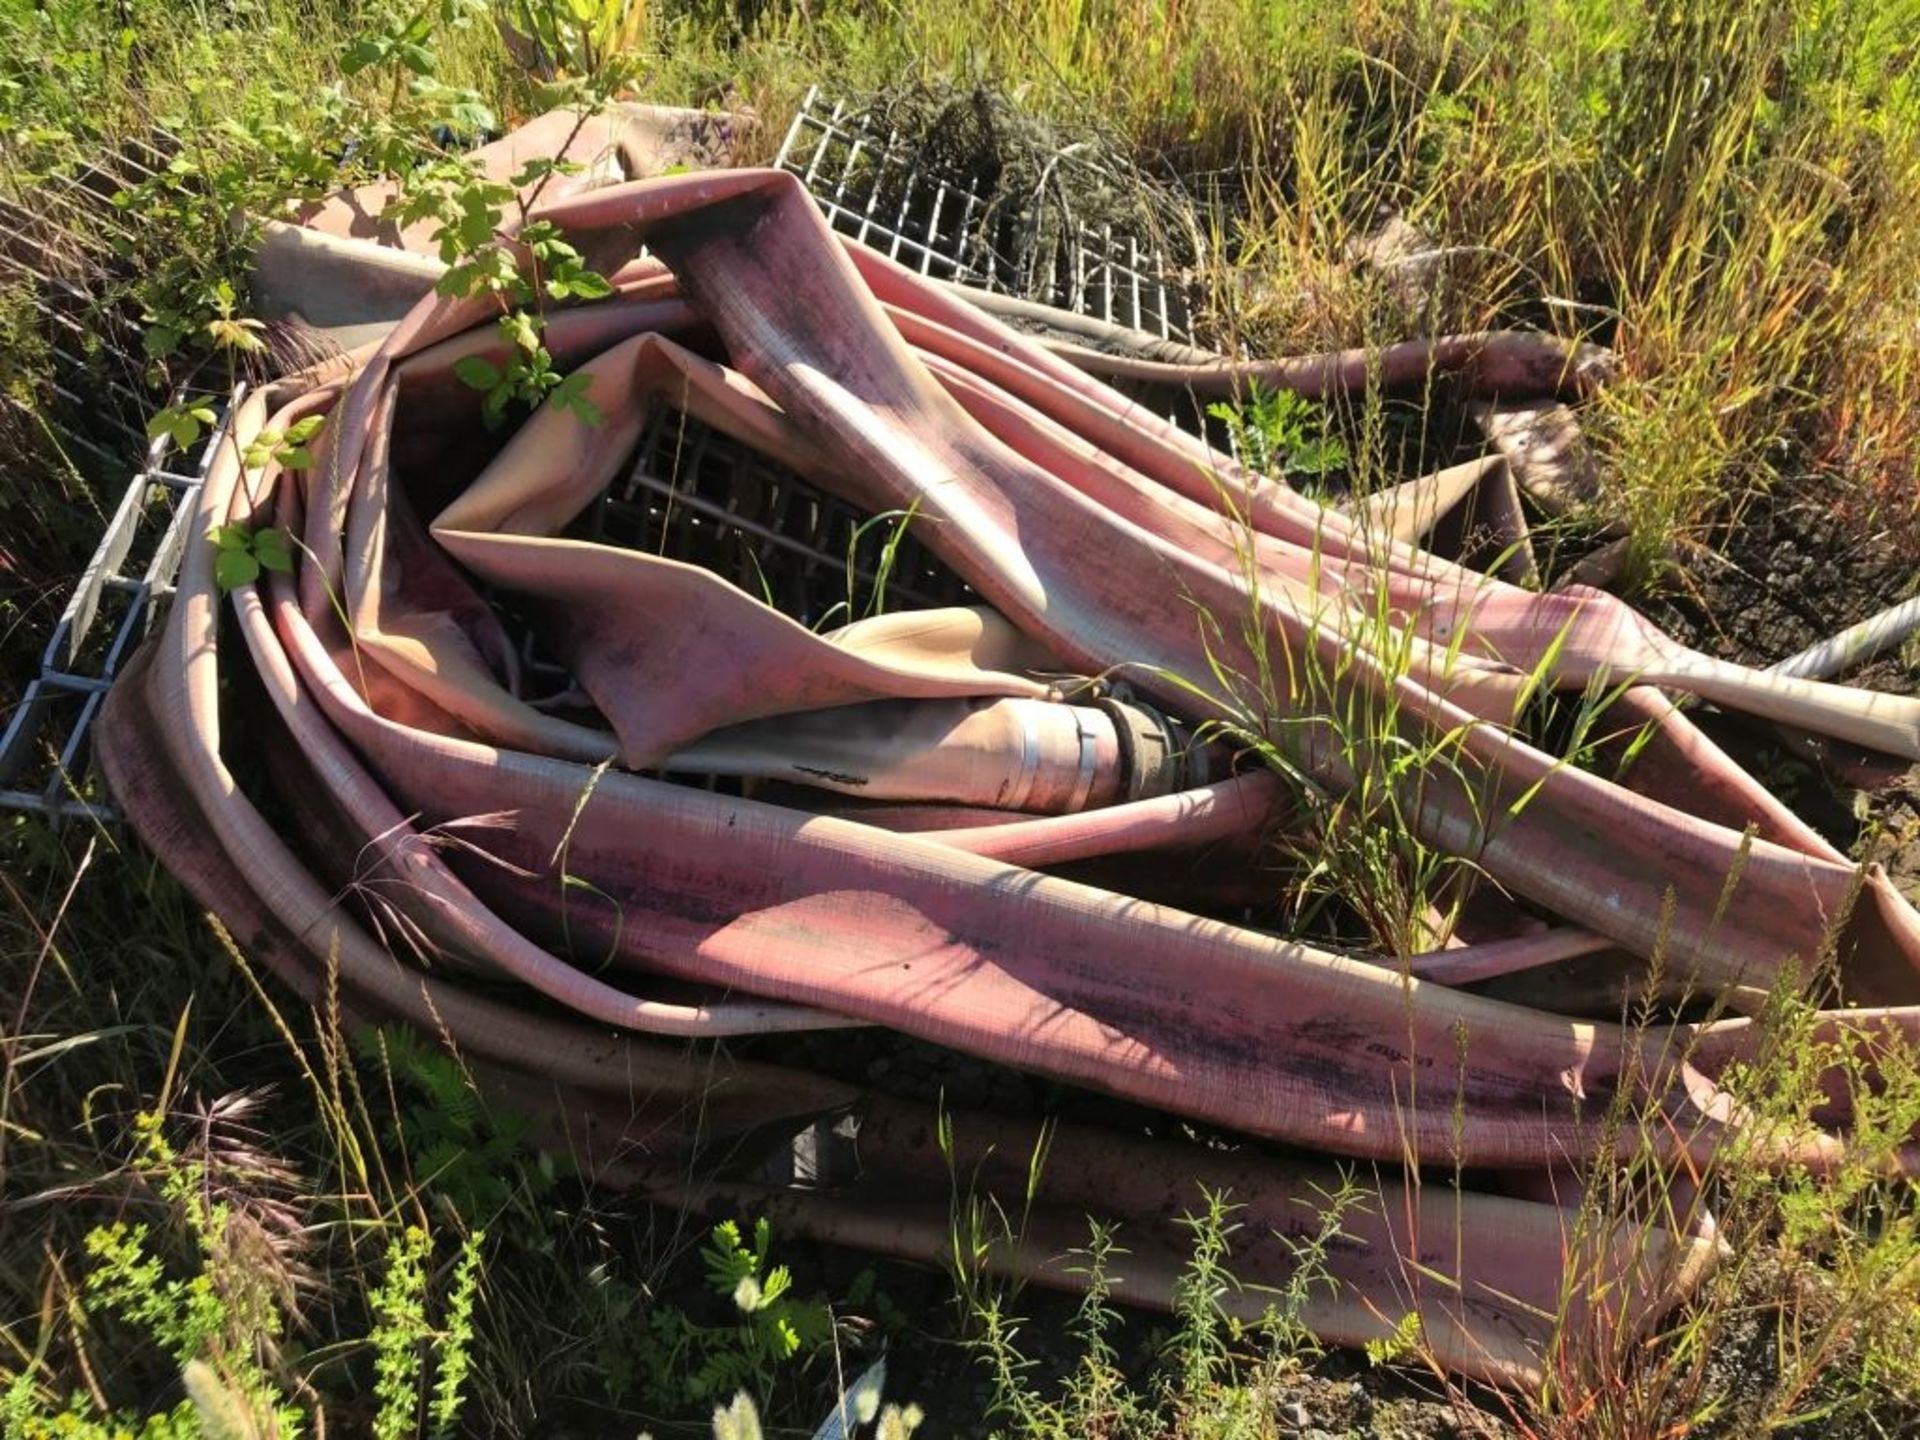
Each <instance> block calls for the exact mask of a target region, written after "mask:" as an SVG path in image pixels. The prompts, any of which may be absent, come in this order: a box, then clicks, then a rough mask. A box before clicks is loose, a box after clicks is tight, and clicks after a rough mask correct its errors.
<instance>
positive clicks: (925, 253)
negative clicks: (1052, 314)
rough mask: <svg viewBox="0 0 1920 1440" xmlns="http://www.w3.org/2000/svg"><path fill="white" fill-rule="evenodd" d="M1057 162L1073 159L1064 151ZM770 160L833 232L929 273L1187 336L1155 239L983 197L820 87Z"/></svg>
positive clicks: (1181, 305) (1184, 315) (1165, 335)
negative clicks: (797, 183) (825, 96)
mask: <svg viewBox="0 0 1920 1440" xmlns="http://www.w3.org/2000/svg"><path fill="white" fill-rule="evenodd" d="M1054 163H1055V164H1057V165H1062V166H1072V165H1074V164H1075V163H1076V161H1075V159H1074V157H1072V156H1071V155H1068V154H1065V153H1063V154H1061V155H1058V156H1056V157H1054ZM774 164H775V165H777V166H779V167H780V168H781V169H784V170H790V171H792V172H793V173H794V174H795V175H798V176H799V177H800V179H801V180H802V181H803V182H804V183H805V185H806V187H807V189H808V190H809V191H810V192H811V193H812V195H813V197H814V199H815V200H816V201H817V202H818V204H819V206H820V209H821V211H822V212H823V213H824V214H825V216H826V218H827V222H828V223H829V224H830V225H832V226H833V227H834V229H836V230H838V231H840V232H842V233H843V234H846V235H851V236H852V237H853V238H854V239H856V240H858V241H860V242H861V243H862V244H864V245H870V246H872V247H873V248H874V249H876V250H879V251H881V252H882V253H883V254H885V255H887V256H888V257H889V258H891V259H893V260H897V261H899V262H900V263H901V264H903V265H906V266H908V267H910V268H912V269H914V270H918V271H919V272H920V273H921V274H922V275H926V276H929V277H931V278H933V279H936V280H954V281H958V282H960V283H962V284H966V285H974V286H978V287H980V288H982V289H986V290H997V291H1000V292H1002V293H1004V294H1008V295H1015V296H1018V297H1019V298H1021V299H1024V300H1035V301H1039V302H1041V303H1042V304H1046V305H1052V306H1055V307H1056V308H1058V309H1062V310H1071V311H1074V312H1076V313H1078V314H1081V315H1091V316H1096V317H1098V318H1099V319H1102V320H1107V321H1110V322H1112V323H1113V324H1116V325H1123V326H1126V327H1128V328H1129V329H1134V330H1144V331H1146V332H1147V333H1149V334H1152V335H1158V336H1159V337H1161V338H1162V339H1170V340H1186V339H1188V338H1190V337H1189V330H1188V327H1189V324H1190V319H1191V317H1190V315H1189V312H1188V308H1187V304H1186V301H1185V298H1184V296H1183V295H1182V294H1181V292H1180V291H1179V289H1178V288H1177V287H1174V286H1171V285H1169V284H1168V283H1167V277H1168V276H1169V275H1170V274H1172V273H1173V269H1174V267H1173V266H1172V265H1171V264H1170V263H1169V262H1168V259H1167V257H1166V256H1165V255H1164V254H1163V253H1162V252H1161V250H1160V248H1159V247H1158V246H1156V245H1155V244H1154V243H1153V242H1152V240H1151V239H1148V238H1143V237H1142V236H1139V235H1132V234H1126V233H1116V232H1115V231H1114V229H1113V227H1112V226H1111V225H1103V226H1102V227H1101V228H1100V229H1099V230H1097V231H1095V230H1089V229H1087V228H1085V227H1083V226H1080V225H1077V224H1072V223H1071V222H1068V223H1065V224H1049V223H1048V221H1049V219H1050V218H1053V219H1057V218H1058V217H1049V216H1047V215H1044V214H1042V213H1041V210H1040V207H1038V206H1036V205H1033V204H1018V203H1014V202H1012V201H1010V200H1008V199H1006V198H1004V197H995V196H990V195H985V194H982V193H981V191H980V190H979V189H978V188H977V185H976V184H975V183H974V182H973V181H971V180H969V179H968V178H967V177H964V176H961V175H958V174H954V173H942V171H941V170H940V168H939V167H938V166H937V165H936V164H935V163H934V162H932V161H931V160H929V159H928V157H927V156H926V154H925V153H924V151H922V150H921V149H919V148H918V147H917V146H916V144H915V143H914V142H912V141H909V140H907V139H905V138H903V137H902V136H901V135H900V134H899V133H898V132H897V131H895V130H892V129H883V128H880V126H879V125H877V124H876V123H874V122H873V121H872V120H871V119H870V118H869V116H868V115H867V114H866V113H865V112H863V111H860V110H856V109H854V108H852V107H850V106H849V105H848V104H847V103H846V102H845V101H835V102H833V103H832V104H831V105H828V104H827V103H826V102H825V101H823V100H822V99H821V98H820V91H819V88H818V87H817V86H816V87H815V88H814V89H812V90H809V91H808V92H807V98H806V100H805V101H804V102H803V103H802V105H801V107H800V112H799V113H798V114H797V115H795V116H794V118H793V124H792V125H791V126H789V127H788V129H787V135H786V139H785V140H783V141H782V142H781V145H780V153H779V155H778V156H777V157H776V159H775V161H774Z"/></svg>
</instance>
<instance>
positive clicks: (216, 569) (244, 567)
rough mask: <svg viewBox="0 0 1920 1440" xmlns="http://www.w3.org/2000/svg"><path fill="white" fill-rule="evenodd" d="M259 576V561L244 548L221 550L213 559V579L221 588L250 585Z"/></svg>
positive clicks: (229, 588)
mask: <svg viewBox="0 0 1920 1440" xmlns="http://www.w3.org/2000/svg"><path fill="white" fill-rule="evenodd" d="M259 578H260V562H259V561H258V560H256V559H255V558H254V557H253V555H252V553H251V552H249V551H246V550H231V549H228V550H221V551H220V552H219V553H218V554H217V555H215V556H214V559H213V580H214V583H215V584H216V585H218V586H219V587H220V588H221V589H222V590H234V589H237V588H238V587H240V586H242V585H251V584H252V583H253V582H254V581H255V580H257V579H259Z"/></svg>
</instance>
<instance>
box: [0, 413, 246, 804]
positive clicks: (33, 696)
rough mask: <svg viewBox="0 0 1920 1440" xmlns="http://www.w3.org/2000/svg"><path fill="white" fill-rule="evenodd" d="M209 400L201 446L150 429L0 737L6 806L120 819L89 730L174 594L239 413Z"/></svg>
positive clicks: (0, 798) (0, 790) (1, 793)
mask: <svg viewBox="0 0 1920 1440" xmlns="http://www.w3.org/2000/svg"><path fill="white" fill-rule="evenodd" d="M200 398H202V397H196V402H197V401H198V400H199V399H200ZM234 398H235V399H236V400H237V399H238V398H239V397H238V392H236V394H235V396H234ZM204 401H205V403H206V404H207V405H208V406H209V407H211V408H213V410H214V413H215V416H216V422H215V424H214V425H213V426H212V427H211V429H210V431H209V432H208V433H207V434H206V435H204V436H203V437H202V438H201V439H200V440H199V442H198V443H197V444H196V445H195V446H194V447H193V448H192V449H190V450H187V451H185V452H182V451H180V450H177V449H176V448H174V445H173V442H172V440H171V439H169V438H168V437H167V436H165V435H162V436H161V437H160V438H159V439H157V440H154V441H152V442H150V443H147V442H145V440H144V436H143V437H142V438H143V443H147V454H146V460H145V463H144V464H143V465H141V467H140V468H139V470H138V471H137V472H136V473H135V475H134V477H133V479H132V480H131V481H129V482H128V484H127V488H126V490H125V492H124V493H123V494H122V495H121V497H120V502H119V504H118V505H117V506H116V507H115V508H114V511H113V514H112V517H111V518H110V519H109V520H108V521H107V528H106V532H105V534H104V535H103V536H102V537H101V541H100V546H99V548H98V549H97V550H95V551H94V554H93V558H92V559H91V560H90V561H88V562H87V568H86V569H85V570H84V571H83V572H82V573H81V576H80V581H79V583H78V584H77V585H76V586H75V587H74V591H73V594H72V595H71V596H70V597H69V598H68V600H67V604H66V608H65V609H64V610H62V611H61V612H60V618H59V620H58V621H57V622H56V623H55V625H54V628H53V633H52V635H51V636H50V637H49V638H48V640H47V645H46V648H45V650H44V651H43V652H42V653H41V657H40V673H39V674H38V675H37V676H35V677H34V679H32V680H31V681H29V682H28V684H27V687H26V690H25V692H24V693H23V694H22V696H21V699H20V703H19V704H18V705H17V706H16V707H15V708H14V712H13V714H12V716H11V717H10V718H9V720H8V722H7V727H6V731H5V733H4V734H3V735H0V809H11V810H25V811H29V812H32V813H35V814H39V815H44V816H47V817H49V818H52V819H55V820H70V819H88V820H93V821H96V822H101V823H105V822H109V821H112V820H114V819H116V818H117V815H116V813H115V811H114V809H113V807H112V805H111V803H110V802H109V801H108V800H107V798H106V796H105V795H104V793H103V792H102V790H101V788H100V785H99V783H98V781H97V779H96V778H95V777H94V776H93V774H92V752H91V747H90V741H91V731H92V727H93V722H94V719H95V717H96V716H97V715H98V713H99V709H100V705H101V702H102V701H103V700H104V699H105V698H106V693H107V689H108V687H109V686H110V685H111V684H112V683H113V680H114V677H115V676H116V675H118V674H119V673H120V669H121V666H122V665H124V664H125V662H126V661H127V660H128V659H129V658H131V657H132V655H133V652H134V651H135V650H136V649H137V648H138V647H139V645H140V642H141V641H142V640H143V639H144V638H145V637H146V634H147V630H148V628H149V626H150V625H151V624H152V622H153V618H154V616H155V614H156V612H157V609H158V607H159V606H160V605H161V604H162V603H163V602H164V601H165V599H166V598H167V597H168V596H170V595H171V594H172V593H173V582H174V577H175V576H176V575H177V574H178V573H179V569H180V557H181V555H182V554H183V553H184V551H185V549H186V544H187V540H188V536H189V532H190V528H191V521H192V516H193V508H194V506H193V502H194V497H195V496H196V495H197V494H198V492H199V489H200V486H201V483H202V482H203V481H204V480H205V479H206V473H207V466H208V464H209V463H210V462H211V460H212V458H213V455H214V453H215V450H216V449H217V447H218V446H219V445H220V443H221V441H222V440H223V438H224V437H225V434H226V426H227V423H228V420H229V417H230V416H231V414H232V411H231V408H230V407H229V405H228V402H227V400H226V399H224V398H222V397H218V396H206V397H204Z"/></svg>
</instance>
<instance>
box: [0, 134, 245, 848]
mask: <svg viewBox="0 0 1920 1440" xmlns="http://www.w3.org/2000/svg"><path fill="white" fill-rule="evenodd" d="M168 143H169V139H168V137H167V136H165V135H157V136H155V137H154V138H153V139H152V140H135V141H129V142H127V143H126V144H125V145H123V146H122V147H121V148H120V149H119V150H117V151H115V152H114V153H112V154H110V155H107V156H104V157H103V158H102V159H101V160H100V161H99V162H98V163H96V164H94V165H92V166H89V167H87V168H86V169H83V170H79V171H77V172H75V173H73V174H70V175H66V176H60V177H50V178H48V179H46V180H44V181H41V182H39V183H38V184H36V186H35V188H34V191H33V195H34V201H35V208H34V209H33V210H31V211H29V210H27V209H24V208H23V207H21V206H20V205H18V204H16V203H14V202H13V201H10V200H3V199H0V291H4V292H5V294H6V297H7V299H8V302H9V303H10V305H14V306H18V307H19V310H18V312H17V313H18V314H19V315H20V316H23V317H27V318H29V319H30V320H31V323H32V326H33V330H34V333H33V335H32V336H31V337H19V343H22V344H31V345H32V346H33V347H34V348H36V349H37V350H38V352H39V353H38V356H37V363H35V364H34V368H33V372H32V374H31V375H30V376H28V377H24V378H26V379H27V381H28V386H27V388H28V390H29V391H30V393H28V394H16V393H14V392H13V391H12V390H11V389H10V388H9V389H5V390H0V406H4V407H5V408H6V409H7V410H8V411H11V412H13V413H12V415H10V416H9V419H10V420H18V421H19V422H20V423H21V424H22V425H24V426H28V427H34V426H37V425H39V424H40V423H41V420H42V417H45V418H46V419H49V420H51V421H52V422H54V423H56V424H57V426H58V437H59V445H60V447H61V449H62V450H63V452H65V454H66V455H67V456H68V457H70V458H71V459H72V460H74V461H75V462H77V463H81V464H84V465H86V466H88V467H90V468H92V469H95V470H97V471H100V472H103V473H104V474H105V475H106V476H108V477H113V476H115V475H117V474H125V473H126V471H127V470H128V469H129V468H131V469H132V470H133V471H134V474H133V477H132V479H131V480H129V481H128V482H127V484H126V486H125V489H124V491H123V492H122V493H121V495H120V498H119V501H118V503H117V504H116V505H115V506H114V509H113V512H112V514H111V515H110V516H109V518H108V519H107V522H106V527H105V530H104V532H103V533H102V535H101V537H100V541H99V544H98V545H97V546H96V547H95V550H94V553H93V557H92V559H91V560H89V561H88V562H87V565H86V568H85V569H84V570H83V571H82V572H81V575H80V579H79V582H78V583H77V584H76V586H75V587H74V591H73V593H72V595H71V596H70V597H69V598H68V600H67V603H66V606H65V608H64V609H63V610H62V611H61V612H60V618H59V620H58V621H57V622H56V623H55V625H54V628H53V632H52V634H51V635H50V636H49V637H48V639H47V643H46V645H45V646H44V647H43V648H42V651H41V654H40V658H39V670H38V673H37V674H36V675H35V676H34V677H33V678H32V679H31V680H29V681H28V683H27V685H26V688H25V690H24V691H23V692H22V693H21V696H20V700H19V703H18V704H17V705H16V706H15V708H14V710H13V713H12V714H11V715H10V716H9V717H8V718H7V723H6V728H5V731H4V733H0V809H7V810H16V811H27V812H31V813H35V814H39V815H43V816H46V817H49V818H52V819H54V820H72V819H86V820H91V821H95V822H101V823H105V822H110V821H112V820H113V819H115V818H116V817H115V812H114V810H113V808H112V806H111V804H110V803H109V802H108V801H107V799H106V798H105V796H104V794H103V792H102V790H101V787H100V785H99V783H98V781H97V780H96V779H95V778H94V777H93V775H92V771H91V758H92V757H91V752H90V744H89V741H90V733H91V730H92V725H93V721H94V718H95V716H96V715H97V714H98V712H99V708H100V705H101V702H102V701H103V700H104V699H105V697H106V692H107V688H108V686H109V685H110V684H111V683H112V681H113V678H114V676H115V675H116V674H118V673H119V670H120V667H121V665H122V664H123V663H124V662H125V661H126V660H127V659H128V658H129V657H130V656H131V655H132V654H133V651H134V650H135V649H136V648H137V647H138V645H139V643H140V641H141V640H142V639H143V638H144V637H145V635H146V633H147V629H148V627H149V625H150V624H151V622H152V619H153V616H154V613H155V610H156V606H157V605H158V604H159V602H161V601H163V600H164V598H165V597H166V596H167V595H168V594H170V593H171V592H172V586H173V579H174V575H175V573H176V572H177V571H178V569H179V565H180V555H181V551H182V549H183V548H184V546H185V544H186V530H187V523H188V516H189V515H190V514H191V512H192V501H193V496H194V493H195V492H196V491H197V490H198V489H199V486H200V481H201V479H202V477H203V475H204V471H205V464H206V458H207V456H208V455H210V454H211V453H212V446H213V444H214V443H216V442H215V438H214V436H213V435H208V436H205V437H203V438H202V439H201V441H200V442H199V443H198V444H197V445H196V446H195V447H194V448H193V449H192V450H191V451H190V452H188V453H185V454H182V453H179V452H177V451H176V450H175V448H174V446H173V443H172V441H171V440H170V439H168V438H166V437H164V436H163V437H161V438H160V439H157V440H153V441H149V440H148V438H147V433H146V424H147V418H148V416H149V415H150V414H152V412H153V411H154V410H155V409H156V408H158V406H157V404H156V400H157V398H158V397H157V396H156V395H155V394H154V393H153V392H152V391H151V390H150V389H149V388H148V386H147V382H146V378H145V373H146V368H147V367H146V361H145V357H144V352H143V350H142V347H141V343H140V329H139V326H138V325H137V324H136V323H135V322H134V320H133V318H132V317H131V316H130V315H129V314H127V313H126V312H125V311H124V310H122V309H120V308H118V307H116V306H113V305H110V304H106V303H103V301H102V299H101V294H100V291H101V282H102V279H103V277H106V276H109V275H110V274H111V273H112V272H113V269H114V266H115V263H116V255H117V252H119V251H124V250H126V249H130V248H131V247H132V245H133V242H134V241H135V240H136V239H137V238H138V237H137V236H136V235H135V234H134V232H133V230H132V229H131V227H130V225H129V223H128V221H127V220H126V219H125V217H123V215H122V214H121V212H120V211H119V210H118V209H117V208H116V207H115V206H114V204H113V197H114V195H115V194H117V193H118V192H119V191H121V190H123V189H126V188H129V187H131V186H134V185H138V184H140V183H141V182H143V181H146V180H149V179H151V178H152V177H153V176H154V175H155V174H156V173H157V172H158V171H159V170H160V168H161V167H163V166H164V165H165V164H166V163H167V158H168V155H167V150H166V146H167V145H168ZM188 394H189V392H187V391H186V390H184V389H182V390H177V391H175V392H174V393H173V395H171V396H170V397H169V403H171V404H180V403H182V402H183V401H185V400H186V399H187V398H188ZM194 398H195V400H196V402H198V400H200V399H201V398H204V400H205V403H206V404H207V405H209V406H210V407H212V408H213V409H214V411H215V413H216V415H217V416H218V421H219V423H218V424H217V425H216V426H214V427H212V428H213V430H214V432H215V433H216V434H217V433H219V432H221V431H222V430H223V429H224V425H225V421H226V400H225V397H223V396H216V395H207V396H205V397H200V396H197V395H196V396H195V397H194ZM15 483H21V482H20V481H18V479H16V481H15Z"/></svg>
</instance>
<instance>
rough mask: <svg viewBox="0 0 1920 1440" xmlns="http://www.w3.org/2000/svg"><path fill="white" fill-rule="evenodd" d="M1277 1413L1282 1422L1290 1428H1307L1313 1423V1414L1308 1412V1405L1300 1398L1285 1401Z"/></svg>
mask: <svg viewBox="0 0 1920 1440" xmlns="http://www.w3.org/2000/svg"><path fill="white" fill-rule="evenodd" d="M1275 1413H1276V1414H1277V1415H1278V1416H1279V1418H1280V1423H1281V1424H1282V1425H1284V1426H1286V1427H1287V1429H1289V1430H1305V1429H1306V1428H1307V1427H1308V1426H1309V1425H1311V1424H1312V1423H1313V1416H1312V1415H1310V1414H1308V1413H1307V1407H1306V1406H1304V1405H1302V1404H1301V1403H1300V1402H1299V1401H1298V1400H1287V1401H1283V1402H1282V1403H1281V1404H1280V1406H1279V1407H1278V1409H1277V1410H1276V1411H1275Z"/></svg>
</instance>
